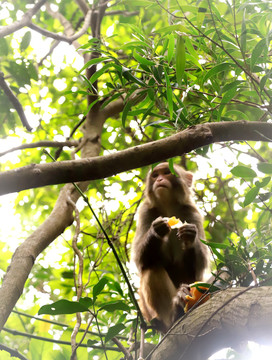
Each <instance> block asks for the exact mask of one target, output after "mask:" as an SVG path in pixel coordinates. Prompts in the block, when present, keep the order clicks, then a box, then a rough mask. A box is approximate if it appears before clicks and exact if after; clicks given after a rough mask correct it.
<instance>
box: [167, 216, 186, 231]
mask: <svg viewBox="0 0 272 360" xmlns="http://www.w3.org/2000/svg"><path fill="white" fill-rule="evenodd" d="M163 219H165V220H167V223H168V225H169V226H170V228H171V229H179V228H180V227H181V226H182V225H183V224H186V221H185V223H183V222H182V221H180V219H177V218H176V217H175V216H172V217H170V218H168V217H165V218H163Z"/></svg>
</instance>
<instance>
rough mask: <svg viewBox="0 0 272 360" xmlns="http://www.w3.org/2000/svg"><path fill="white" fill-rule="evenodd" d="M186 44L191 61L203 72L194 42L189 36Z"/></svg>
mask: <svg viewBox="0 0 272 360" xmlns="http://www.w3.org/2000/svg"><path fill="white" fill-rule="evenodd" d="M185 44H186V48H187V51H188V52H189V53H190V54H191V57H190V59H191V60H192V61H193V63H194V64H195V65H196V66H198V67H199V68H200V69H201V70H203V68H202V66H201V64H199V61H198V53H197V52H196V51H195V48H194V46H193V44H192V41H191V39H190V38H189V37H188V36H186V39H185ZM188 56H189V54H187V57H188ZM190 59H189V60H190Z"/></svg>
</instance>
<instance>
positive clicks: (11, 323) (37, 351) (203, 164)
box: [0, 0, 272, 359]
mask: <svg viewBox="0 0 272 360" xmlns="http://www.w3.org/2000/svg"><path fill="white" fill-rule="evenodd" d="M28 3H29V2H28V1H18V0H17V1H6V2H4V3H3V4H2V5H1V6H2V10H3V16H2V17H1V25H3V26H7V24H9V20H8V19H9V18H11V19H12V20H13V21H15V20H16V19H17V16H20V11H23V12H25V11H27V8H26V5H27V4H28ZM50 3H51V4H54V5H55V6H56V8H57V10H58V12H59V13H60V14H62V15H63V16H64V17H65V18H67V19H68V20H69V21H70V23H71V24H72V25H73V27H74V29H77V30H78V24H81V20H82V13H81V11H80V9H79V7H78V5H77V2H71V1H68V0H61V1H50ZM97 4H98V2H97V1H94V6H96V5H97ZM107 11H108V12H109V15H107V12H106V15H105V16H104V18H103V21H102V25H101V34H102V36H101V39H100V40H98V39H95V38H91V37H90V36H88V35H87V34H85V35H83V36H82V37H80V38H79V39H78V45H79V46H80V47H79V49H78V50H77V52H75V51H74V50H73V46H72V45H68V44H66V45H65V46H64V45H63V43H62V42H60V45H59V47H60V48H59V49H58V46H57V47H56V49H55V50H53V51H50V50H49V45H48V44H49V43H50V44H52V43H53V40H52V41H51V42H49V41H48V39H46V38H45V37H43V36H42V35H40V34H38V33H37V32H35V31H34V30H31V29H29V28H27V27H25V28H23V29H21V30H19V31H17V32H14V33H12V34H10V35H9V36H6V37H3V38H1V39H0V57H1V71H2V72H3V73H4V76H5V79H6V80H7V81H8V83H9V86H10V88H11V90H12V91H13V93H14V94H15V96H16V97H17V98H18V99H19V101H20V103H21V104H22V106H23V108H24V111H25V113H26V115H27V118H28V120H29V122H30V124H31V126H32V127H33V128H34V130H33V131H32V132H31V133H27V131H26V130H25V129H24V128H23V126H22V125H21V123H20V119H19V116H18V114H17V113H16V112H15V111H14V108H13V107H12V105H11V103H10V102H9V100H8V99H7V96H6V94H5V93H4V91H3V90H1V89H0V107H1V114H0V124H1V126H0V134H1V140H0V146H1V147H3V151H4V150H6V149H7V148H8V147H11V146H17V145H18V144H21V143H22V144H25V143H34V142H37V141H44V140H51V141H66V140H67V139H70V138H71V139H74V140H78V141H79V140H80V139H81V137H82V128H81V127H79V124H82V123H84V119H85V117H86V115H87V114H88V113H89V112H90V111H91V110H94V109H95V107H96V105H97V103H98V101H99V102H101V103H102V109H105V108H106V106H108V105H109V104H113V103H114V102H115V101H116V100H118V99H123V100H124V103H125V105H124V108H123V110H122V112H121V113H120V114H118V115H117V116H116V114H114V116H111V117H110V118H109V119H107V121H106V122H105V124H104V126H103V129H102V132H101V143H102V149H103V151H102V153H101V155H103V154H107V153H109V152H113V151H118V150H122V149H126V148H128V147H130V146H133V145H138V144H143V143H145V142H148V141H151V140H157V139H160V138H163V137H166V136H168V135H171V134H173V133H174V132H175V131H179V130H183V129H186V128H187V127H188V126H193V125H195V124H199V123H204V122H211V121H213V122H216V121H236V120H246V121H266V120H267V119H269V118H270V110H271V109H270V106H271V105H270V102H271V95H272V92H271V82H272V79H271V78H272V72H271V61H270V51H271V47H270V40H271V30H270V29H271V21H272V18H271V4H270V3H269V2H263V1H261V0H257V1H255V2H254V3H250V2H247V1H243V0H239V1H236V2H234V3H233V2H229V1H225V2H218V1H212V0H202V1H198V2H195V1H192V0H188V1H186V0H179V1H175V0H171V1H166V0H165V1H149V0H141V1H138V0H135V1H130V0H127V1H125V0H124V1H119V2H115V3H114V2H112V3H111V2H110V3H109V7H108V9H107ZM111 11H116V13H113V14H111V13H110V12H111ZM33 22H35V24H37V25H39V26H41V27H43V28H45V29H46V30H48V31H51V32H54V33H58V32H63V25H62V24H61V23H60V21H59V19H58V18H55V17H54V16H52V15H51V14H50V13H49V12H48V9H47V8H42V9H41V11H39V12H38V13H37V15H36V16H35V18H34V19H33ZM40 43H41V44H42V45H43V46H44V49H42V46H41V45H40ZM93 53H99V56H98V57H94V58H89V60H88V61H87V62H85V63H84V62H83V55H84V56H87V55H90V54H93ZM44 56H46V57H44ZM90 67H96V71H94V73H93V74H92V76H91V77H90V78H89V79H88V77H87V76H86V69H87V68H90ZM96 86H97V87H98V95H97V94H96V91H95V89H96ZM90 94H91V95H93V96H94V97H95V100H94V101H92V102H91V103H89V104H88V103H87V95H90ZM264 140H270V141H271V139H264ZM79 150H80V149H79ZM47 151H48V152H49V153H50V154H51V155H52V156H53V157H55V158H57V160H58V161H62V160H68V159H70V158H71V157H72V156H74V155H75V154H72V151H71V149H69V148H68V147H64V148H63V149H62V151H59V150H54V149H53V148H50V147H47ZM75 156H78V155H77V154H76V155H75ZM270 159H271V147H270V146H269V145H267V144H266V143H262V144H255V143H243V144H242V143H234V142H229V143H228V144H224V145H218V144H216V145H213V146H210V147H206V148H202V149H197V150H196V151H194V152H192V153H191V154H188V155H187V156H186V157H182V159H175V161H176V162H180V161H181V162H182V164H183V165H185V166H186V168H187V169H189V170H192V171H195V172H196V178H197V179H198V180H197V181H196V198H197V201H198V205H199V206H200V208H201V210H202V212H203V214H204V215H205V218H206V221H205V230H206V234H207V240H208V242H209V244H210V247H211V250H212V252H213V260H214V266H213V270H215V269H216V268H217V269H220V268H221V267H223V266H225V265H226V266H227V267H228V268H229V270H230V273H231V279H232V280H233V282H234V283H235V284H238V285H244V286H248V285H249V284H251V283H252V282H253V281H262V280H266V284H269V283H270V282H271V275H272V274H271V265H272V262H271V261H272V257H271V253H272V251H271V250H272V249H271V213H272V212H271V204H272V203H271V184H272V183H271V174H272V164H271V162H269V161H270ZM1 160H2V161H1V164H0V169H1V171H4V170H5V171H6V170H9V169H14V168H18V167H21V166H24V165H28V164H31V163H43V162H51V161H52V160H51V159H50V157H49V156H47V155H46V154H44V152H43V151H42V149H40V148H33V149H30V148H29V149H26V150H22V151H20V152H16V153H13V152H11V153H9V154H7V155H5V156H4V157H2V159H1ZM146 172H147V169H137V170H134V171H131V172H130V173H128V174H118V175H116V176H114V177H112V178H109V179H104V180H96V181H94V182H92V183H91V185H90V186H89V189H88V191H87V192H86V195H87V197H88V199H89V200H90V203H91V205H92V207H93V209H94V211H95V213H96V214H97V216H98V218H99V220H100V222H101V223H102V225H103V228H104V229H105V231H106V232H107V234H108V236H109V238H110V239H111V241H112V243H113V245H114V247H115V249H116V251H117V253H118V257H119V258H120V260H121V261H122V263H123V265H124V266H125V268H126V270H127V274H129V275H130V280H131V281H132V283H134V282H135V281H136V280H135V276H133V269H132V267H131V264H130V263H129V259H130V248H131V241H132V239H133V235H134V230H135V225H134V222H133V219H134V215H135V212H136V210H137V207H138V205H139V201H140V199H141V190H142V185H143V179H144V178H145V175H146ZM60 189H61V186H51V187H50V188H39V189H35V190H28V191H23V192H21V193H19V194H18V196H17V198H16V201H15V204H16V214H17V215H16V216H17V219H18V216H19V220H20V223H19V221H18V222H17V224H18V226H17V228H16V229H14V230H13V232H12V233H11V235H9V236H10V237H11V238H12V246H9V245H8V244H7V243H6V236H4V235H5V231H7V230H6V229H5V230H4V229H2V230H0V235H1V242H0V248H1V253H2V256H1V261H0V268H1V270H2V273H3V272H4V271H6V268H7V265H8V263H9V259H10V251H11V250H14V245H13V244H14V242H15V239H16V238H17V239H18V243H20V242H21V241H23V238H24V237H26V236H27V235H29V234H31V232H32V230H33V229H34V228H35V227H37V226H38V225H39V224H41V223H42V222H43V221H44V220H45V219H46V217H47V216H48V215H49V213H50V212H51V210H52V208H53V206H54V203H55V201H56V199H57V196H58V194H59V191H60ZM81 200H82V199H81ZM81 200H80V201H79V202H78V204H77V207H78V209H79V210H80V231H79V233H78V234H77V226H78V224H77V223H76V221H75V222H74V223H73V226H72V227H71V228H69V229H67V230H66V232H65V233H64V234H63V236H62V237H60V238H59V239H58V240H57V241H56V242H55V243H53V244H52V245H50V247H49V248H47V249H46V251H45V252H44V253H43V254H41V255H40V256H39V259H38V261H37V262H36V264H35V266H34V268H33V270H32V273H31V276H30V277H29V279H28V282H27V286H26V289H25V293H24V295H23V297H22V298H21V300H20V302H19V303H18V309H20V311H21V310H24V311H26V312H27V314H28V316H30V317H29V318H28V317H26V316H25V315H24V314H21V313H18V312H14V313H13V314H12V316H11V317H10V318H9V320H8V322H7V325H6V327H7V328H8V329H11V330H12V329H16V331H19V332H20V334H21V335H23V337H21V336H20V337H15V336H13V335H16V334H17V333H16V332H15V333H13V334H12V333H7V332H3V333H2V334H1V335H0V340H1V342H3V343H5V344H6V345H7V346H10V347H11V348H17V349H18V350H19V351H20V352H21V353H23V354H24V355H25V356H27V358H28V359H69V358H70V356H71V352H70V349H69V347H68V346H67V345H69V344H70V339H71V335H72V332H73V327H74V325H75V324H76V321H77V318H76V315H75V313H76V312H82V314H81V315H82V323H81V327H80V330H79V335H78V338H77V342H79V341H80V340H81V339H82V340H83V342H82V344H81V345H82V346H80V347H79V348H78V353H77V356H78V358H80V359H94V358H95V359H96V358H97V359H98V358H101V359H102V358H107V359H120V358H121V355H120V353H119V352H117V351H118V349H117V347H116V346H114V343H113V342H112V338H113V337H116V336H117V337H118V339H119V341H120V342H122V344H123V345H124V346H127V342H126V340H127V338H128V336H129V332H130V330H131V328H134V329H136V328H137V326H138V324H139V319H138V317H137V312H136V309H135V306H134V305H133V301H132V300H131V296H130V294H129V291H128V287H127V284H126V283H125V282H124V278H123V276H122V274H121V272H120V268H119V266H118V264H117V262H116V258H115V257H114V256H113V253H112V251H110V249H109V246H108V244H107V242H106V241H105V238H104V236H103V233H102V230H101V228H100V227H99V226H98V224H97V222H96V221H94V219H93V217H92V214H91V212H90V209H89V208H88V207H87V206H86V204H85V203H84V201H81ZM4 206H5V205H4ZM19 224H20V225H19ZM3 228H4V225H3ZM15 235H16V236H15ZM73 237H76V241H77V243H76V247H77V250H78V251H79V252H80V253H81V255H82V258H83V264H82V267H83V269H82V279H81V278H80V274H81V272H80V271H81V270H80V262H79V258H78V257H77V253H76V251H77V250H75V247H74V245H73ZM10 243H11V241H10ZM81 282H82V284H83V285H82V287H83V291H82V296H81V297H80V299H78V298H77V297H76V291H75V288H76V287H77V286H79V285H80V283H81ZM42 305H43V306H42ZM59 305H61V306H59ZM38 313H39V314H40V315H43V316H39V317H38V318H37V317H35V316H36V315H37V314H38ZM90 318H91V319H94V320H93V321H92V322H90ZM33 319H35V321H34V320H33ZM89 322H90V323H89ZM84 331H86V337H85V338H84V335H83V334H84ZM32 335H33V336H32ZM35 336H41V337H43V339H42V340H41V339H38V338H37V337H35ZM135 336H136V337H137V338H138V339H139V336H138V333H137V334H136V335H135ZM46 338H47V339H50V340H52V339H53V340H54V342H55V344H54V345H53V343H50V342H47V339H46ZM146 338H147V339H148V338H152V341H154V342H156V340H158V335H155V334H154V333H153V332H152V331H151V330H148V332H147V333H146ZM60 340H61V341H63V343H61V341H60ZM64 342H66V343H64ZM86 344H87V345H86ZM84 346H85V347H84ZM87 346H88V350H87V349H86V347H87ZM68 349H69V351H68ZM2 353H3V354H4V355H2ZM2 356H3V357H2ZM95 356H97V357H95ZM2 358H3V359H6V358H7V359H8V358H9V355H7V354H6V353H4V352H3V351H2V352H1V359H2Z"/></svg>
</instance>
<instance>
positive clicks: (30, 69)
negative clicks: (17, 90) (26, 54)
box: [27, 62, 39, 81]
mask: <svg viewBox="0 0 272 360" xmlns="http://www.w3.org/2000/svg"><path fill="white" fill-rule="evenodd" d="M27 71H28V74H29V77H30V78H31V79H33V80H35V81H38V80H39V75H38V72H37V69H36V67H35V66H34V65H33V63H32V62H31V63H30V64H29V65H28V68H27Z"/></svg>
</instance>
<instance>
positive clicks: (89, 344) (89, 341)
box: [87, 339, 98, 347]
mask: <svg viewBox="0 0 272 360" xmlns="http://www.w3.org/2000/svg"><path fill="white" fill-rule="evenodd" d="M94 344H98V341H97V340H91V339H88V341H87V346H89V347H92V346H93V345H94Z"/></svg>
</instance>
